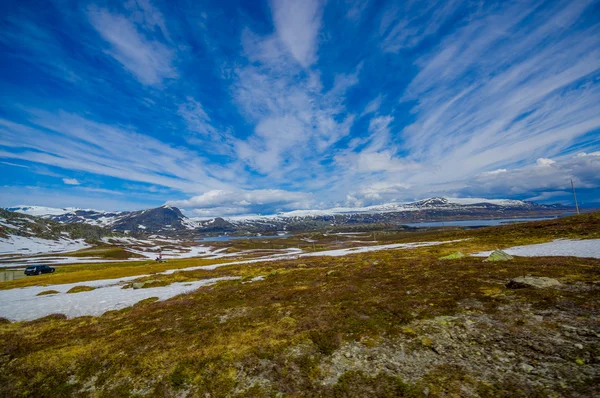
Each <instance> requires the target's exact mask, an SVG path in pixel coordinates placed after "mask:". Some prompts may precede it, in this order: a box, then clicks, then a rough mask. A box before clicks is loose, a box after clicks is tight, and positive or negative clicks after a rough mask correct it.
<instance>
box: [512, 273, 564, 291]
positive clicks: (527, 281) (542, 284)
mask: <svg viewBox="0 0 600 398" xmlns="http://www.w3.org/2000/svg"><path fill="white" fill-rule="evenodd" d="M554 286H560V282H559V281H557V280H556V279H553V278H547V277H545V276H519V277H517V278H514V279H512V280H511V281H510V282H508V284H507V285H506V287H507V288H509V289H524V288H528V287H534V288H536V289H543V288H546V287H554Z"/></svg>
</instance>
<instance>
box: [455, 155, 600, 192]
mask: <svg viewBox="0 0 600 398" xmlns="http://www.w3.org/2000/svg"><path fill="white" fill-rule="evenodd" d="M540 160H541V162H540ZM548 160H550V159H538V161H537V162H536V163H535V164H534V165H530V166H526V167H521V168H516V169H512V170H508V171H506V172H504V173H502V174H491V173H482V174H480V175H478V176H476V177H474V178H472V179H469V180H468V181H465V188H463V189H461V192H463V193H467V194H469V195H474V194H477V195H488V196H495V197H497V196H514V195H524V194H527V193H529V192H548V191H561V190H566V191H568V190H569V189H570V188H571V182H570V180H571V179H573V181H574V183H575V185H576V187H578V188H590V189H596V188H600V156H595V155H593V154H589V155H584V156H574V157H571V158H567V159H564V160H561V161H548ZM545 195H546V196H539V195H538V196H536V198H537V199H536V200H544V199H546V198H549V197H550V196H548V195H549V194H547V193H546V194H545Z"/></svg>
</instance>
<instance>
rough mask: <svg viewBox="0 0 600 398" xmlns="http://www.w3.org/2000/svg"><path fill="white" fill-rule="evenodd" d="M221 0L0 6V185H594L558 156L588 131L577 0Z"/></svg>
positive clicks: (588, 42) (448, 189)
mask: <svg viewBox="0 0 600 398" xmlns="http://www.w3.org/2000/svg"><path fill="white" fill-rule="evenodd" d="M11 4H13V3H11ZM240 4H241V3H239V2H232V3H231V4H230V3H228V0H225V3H211V2H201V3H198V2H181V1H177V0H175V1H174V2H158V1H153V0H127V1H126V2H124V3H119V4H117V3H110V2H109V3H104V2H103V3H98V4H90V5H86V6H84V7H81V6H79V5H76V4H74V3H72V4H71V3H64V4H62V3H61V4H60V7H59V6H57V5H56V4H54V3H52V4H49V5H48V6H47V8H46V9H45V10H44V12H43V13H39V12H37V11H38V10H37V9H35V8H34V7H32V6H31V5H30V4H29V3H27V2H19V3H18V4H16V3H14V6H6V5H5V4H0V11H1V12H2V14H3V15H5V17H4V18H3V22H4V24H3V27H4V29H2V30H1V31H0V53H1V54H2V55H3V60H4V62H5V63H4V64H5V65H6V67H5V68H0V90H2V92H3V97H2V99H0V158H1V159H2V162H0V168H1V169H2V170H1V171H2V173H0V176H1V177H0V178H2V182H1V185H4V186H9V187H12V188H10V191H11V194H10V195H11V196H10V197H11V198H13V199H14V198H17V195H19V194H23V192H25V191H24V188H23V187H25V186H27V187H30V186H33V185H36V184H39V185H40V189H39V190H38V192H42V191H43V192H44V194H47V193H48V192H51V191H52V190H54V191H56V192H57V197H58V196H60V195H61V194H62V195H63V197H64V198H65V199H64V200H65V202H64V204H63V205H64V206H69V205H72V204H71V203H70V202H69V201H74V202H77V203H80V202H82V201H83V198H84V197H85V195H88V196H89V197H90V198H92V199H93V200H94V201H95V202H94V203H100V199H101V197H102V195H105V198H106V199H107V202H106V203H107V206H110V207H112V206H113V205H116V204H117V201H114V199H110V201H109V198H111V197H112V196H114V194H115V192H120V191H123V192H127V193H128V194H127V195H121V196H122V198H121V199H120V200H119V201H118V203H119V205H121V206H124V207H128V208H131V207H135V206H134V205H132V204H131V203H130V204H129V205H126V204H125V203H126V201H127V200H128V199H129V198H131V200H132V201H134V202H135V203H140V204H142V203H143V204H144V205H147V204H148V203H153V204H160V203H164V202H165V201H169V200H171V201H174V203H179V204H181V205H185V206H189V207H188V209H189V210H194V209H195V211H196V214H198V215H204V216H206V215H231V214H239V213H245V212H260V213H265V212H269V211H271V212H273V211H279V210H282V209H283V210H291V209H293V208H294V207H302V208H308V207H331V206H332V205H338V204H339V205H343V204H348V205H367V204H377V203H381V202H386V201H394V200H400V201H402V200H412V199H420V198H423V197H426V196H432V195H448V196H456V195H463V196H464V195H468V196H474V197H482V196H494V197H506V196H510V197H514V198H536V200H549V201H550V200H563V199H564V197H563V196H561V195H563V193H564V192H566V191H565V186H564V184H565V181H568V180H569V179H570V178H573V180H574V181H575V183H576V185H577V186H578V187H580V189H582V190H583V191H584V196H585V195H586V192H587V195H588V197H592V196H593V195H594V192H597V189H598V187H597V182H596V179H595V177H594V176H595V175H600V169H599V167H600V166H599V165H598V163H597V162H596V157H595V155H586V156H580V157H575V155H576V154H578V153H581V152H587V153H589V154H593V153H595V152H597V151H598V150H599V149H600V146H599V145H600V142H599V141H598V134H599V132H600V116H598V115H600V83H599V82H600V50H599V49H600V23H599V22H598V19H597V18H594V17H595V14H594V12H595V11H597V4H596V2H594V1H592V0H582V1H577V2H568V1H565V0H551V1H536V2H519V1H514V2H513V1H510V2H491V1H485V2H478V3H465V2H457V1H449V2H439V1H437V0H431V1H408V2H405V3H402V4H400V3H398V2H393V1H383V2H366V1H365V2H363V1H355V0H344V1H337V2H332V1H329V2H327V1H319V0H310V1H304V2H299V1H290V0H264V1H263V2H244V5H243V6H241V5H240ZM66 21H69V22H68V23H67V22H66ZM17 164H18V165H20V166H24V167H15V166H14V165H17ZM65 176H77V179H78V181H85V184H81V185H67V184H65V183H64V182H63V181H62V178H65ZM517 180H522V181H525V182H526V183H523V184H521V183H519V182H517ZM557 181H560V183H557ZM42 188H43V189H42ZM594 190H596V191H594ZM3 194H4V191H3ZM596 196H597V194H596ZM36 197H37V198H43V197H44V196H43V195H42V194H41V193H40V194H39V195H38V196H36ZM185 198H189V199H187V200H186V199H185ZM52 201H54V202H56V203H58V202H59V199H57V198H53V199H52ZM54 202H53V203H54ZM13 204H14V203H13Z"/></svg>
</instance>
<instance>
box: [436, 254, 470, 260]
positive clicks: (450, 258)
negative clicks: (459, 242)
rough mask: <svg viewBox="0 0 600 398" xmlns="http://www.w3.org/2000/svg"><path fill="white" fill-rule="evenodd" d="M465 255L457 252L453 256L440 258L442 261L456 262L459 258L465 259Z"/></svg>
mask: <svg viewBox="0 0 600 398" xmlns="http://www.w3.org/2000/svg"><path fill="white" fill-rule="evenodd" d="M464 256H465V255H464V254H463V253H462V252H456V253H452V254H448V255H447V256H443V257H440V258H439V259H440V260H456V259H458V258H463V257H464Z"/></svg>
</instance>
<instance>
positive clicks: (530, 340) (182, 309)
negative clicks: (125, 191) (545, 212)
mask: <svg viewBox="0 0 600 398" xmlns="http://www.w3.org/2000/svg"><path fill="white" fill-rule="evenodd" d="M317 238H318V237H317ZM556 238H600V214H599V213H594V214H588V215H582V216H574V217H570V218H565V219H561V220H552V221H543V222H536V223H530V224H525V225H523V224H521V225H510V226H502V227H493V228H486V229H478V230H471V231H463V230H458V229H449V230H443V231H425V232H418V233H409V232H405V233H393V234H386V233H384V232H381V233H378V234H377V240H378V241H379V242H380V243H392V242H414V241H428V240H450V239H467V240H465V241H462V242H456V243H452V244H448V245H442V246H431V247H424V248H419V249H414V250H389V251H381V252H373V253H364V254H357V255H352V256H346V257H312V258H300V259H297V260H282V261H274V262H264V263H253V264H243V265H230V266H226V267H222V268H218V269H216V270H212V271H207V270H197V271H189V272H179V273H175V274H172V275H163V276H152V277H148V278H144V279H153V280H155V281H159V282H160V283H161V284H168V283H171V282H174V281H185V280H194V279H201V278H209V277H218V276H232V275H235V276H241V277H242V279H241V280H238V281H227V282H220V283H218V284H217V285H213V286H209V287H204V288H200V289H198V290H197V291H194V292H192V293H190V294H185V295H181V296H178V297H175V298H173V299H170V300H167V301H162V302H156V301H155V300H152V299H149V300H146V301H144V302H140V303H138V304H137V305H135V306H133V307H130V308H126V309H123V310H120V311H113V312H109V313H106V314H104V315H103V316H101V317H80V318H75V319H70V320H68V319H65V317H64V316H61V315H55V316H49V317H47V318H43V319H39V320H36V321H32V322H19V323H10V322H6V321H5V322H2V323H1V324H0V341H1V342H2V344H1V345H0V395H1V396H5V397H17V396H52V397H61V396H65V397H67V396H98V397H120V396H123V397H129V396H201V397H227V396H239V397H263V396H264V397H271V396H291V397H305V396H315V397H316V396H330V397H367V396H369V397H371V396H375V397H398V396H405V397H420V396H429V397H431V396H435V397H441V396H465V397H467V396H481V397H489V396H498V397H519V396H520V397H532V396H581V397H590V396H598V394H600V391H599V390H598V386H599V385H600V377H599V376H598V375H599V371H600V322H599V319H600V318H599V316H600V260H597V259H580V258H564V257H563V258H561V257H554V258H516V259H514V260H512V261H507V262H498V263H493V262H488V263H486V262H483V261H482V259H480V258H473V257H465V258H461V259H457V260H451V261H442V260H439V258H440V257H441V256H444V255H447V254H450V253H452V252H455V251H458V250H460V251H462V252H464V253H471V252H474V251H479V250H490V249H495V248H504V247H509V246H513V245H522V244H530V243H540V242H545V241H549V240H552V239H556ZM295 243H297V242H295ZM318 243H319V245H320V246H321V247H323V248H326V247H331V246H335V245H336V242H335V238H332V237H331V236H323V237H322V238H320V239H319V242H318ZM237 244H238V243H236V245H237ZM252 244H253V245H255V244H256V243H254V242H253V243H252ZM277 244H282V245H283V244H285V242H278V243H277ZM240 245H242V247H243V245H244V244H243V243H240ZM307 246H308V245H307ZM234 247H237V246H234ZM311 247H312V246H311ZM238 248H239V247H238ZM263 249H267V247H263ZM209 262H210V261H207V260H198V259H187V260H179V261H176V262H169V263H166V264H155V263H154V264H152V263H135V264H133V263H126V264H123V263H121V264H102V265H97V264H96V265H90V264H83V265H76V266H69V267H63V268H61V269H60V272H59V271H57V272H56V275H50V276H48V277H47V279H46V280H47V281H48V283H58V282H55V281H60V283H67V282H68V281H70V282H79V281H82V278H83V279H85V278H87V277H89V278H92V277H93V276H94V275H95V277H96V279H100V278H102V279H104V278H112V277H121V276H125V275H136V273H135V272H139V271H140V270H142V269H144V270H145V271H144V273H150V272H149V271H147V270H148V269H150V268H147V267H153V266H154V267H156V268H152V270H154V271H152V272H157V271H158V270H162V269H167V268H173V267H174V266H176V267H177V268H182V267H184V266H196V265H203V264H208V263H209ZM213 262H214V260H213ZM163 267H164V268H163ZM109 275H110V276H109ZM137 275H139V274H137ZM522 275H533V276H545V277H551V278H556V279H558V280H559V281H560V282H561V285H560V286H559V287H557V288H548V289H518V290H513V289H508V288H506V286H505V285H506V283H507V282H508V281H509V280H510V279H511V278H514V277H517V276H522ZM256 276H264V277H265V278H264V280H260V281H256V282H252V283H248V282H250V281H251V279H252V278H254V277H256ZM40 278H41V277H40ZM29 280H30V279H26V280H25V282H28V281H29ZM31 280H33V279H31ZM40 280H41V279H40ZM85 280H91V279H85ZM14 283H23V282H22V281H15V282H14ZM74 294H78V293H74Z"/></svg>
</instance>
